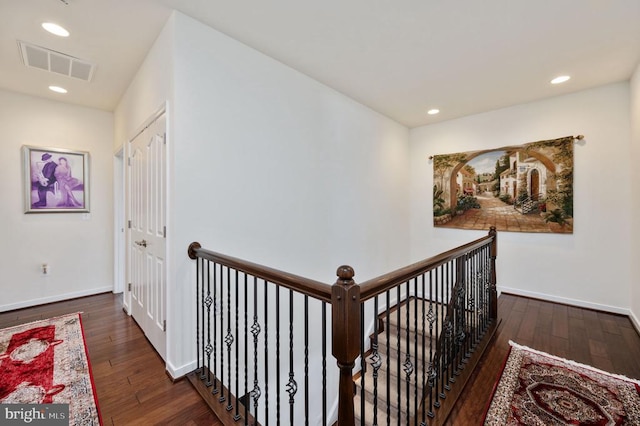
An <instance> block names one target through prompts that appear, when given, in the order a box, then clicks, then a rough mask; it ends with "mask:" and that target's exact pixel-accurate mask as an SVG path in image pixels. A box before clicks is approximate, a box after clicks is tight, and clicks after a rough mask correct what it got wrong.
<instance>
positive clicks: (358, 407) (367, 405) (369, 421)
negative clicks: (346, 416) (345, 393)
mask: <svg viewBox="0 0 640 426" xmlns="http://www.w3.org/2000/svg"><path fill="white" fill-rule="evenodd" d="M353 404H354V413H355V417H356V420H357V422H356V423H358V424H363V425H373V417H374V416H373V412H374V409H373V403H371V402H369V401H367V400H366V399H365V401H364V409H365V416H364V422H363V421H362V403H361V399H360V396H359V395H356V396H355V397H354V400H353ZM377 408H378V409H377V410H376V411H377V421H378V424H379V425H386V424H387V405H386V403H384V404H380V402H378V407H377ZM389 420H390V422H389V423H390V424H391V425H399V424H403V423H406V421H407V418H406V413H404V412H403V411H402V410H400V416H399V417H398V410H397V409H395V410H393V409H392V410H391V411H390V413H389Z"/></svg>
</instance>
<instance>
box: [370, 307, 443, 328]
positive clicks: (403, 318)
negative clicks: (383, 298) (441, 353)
mask: <svg viewBox="0 0 640 426" xmlns="http://www.w3.org/2000/svg"><path fill="white" fill-rule="evenodd" d="M423 300H424V307H423V306H422V305H423V303H422V302H423ZM417 304H418V306H417V309H416V306H415V299H411V300H409V302H408V303H403V304H402V305H401V306H400V307H399V308H398V310H399V311H400V323H401V324H402V325H403V326H402V328H404V329H406V328H407V327H406V323H407V308H408V310H409V322H408V324H409V327H408V328H409V330H411V331H416V329H417V330H423V329H424V330H427V331H428V330H429V320H428V319H427V318H426V315H428V313H429V308H430V307H431V308H432V309H433V312H434V315H436V314H437V317H438V318H439V321H438V324H439V327H438V328H440V327H441V321H442V318H443V317H444V316H446V307H445V306H444V305H442V304H441V303H437V302H430V301H429V300H427V299H418V303H417ZM430 304H431V305H430ZM407 305H408V306H407ZM398 310H396V311H392V312H389V323H390V325H393V326H396V327H397V326H398ZM416 313H417V314H418V318H417V321H416ZM423 316H425V319H424V328H423V326H422V317H423ZM382 320H383V323H384V324H386V316H384V317H383V318H382ZM416 323H417V324H416ZM416 325H417V328H416ZM434 327H435V322H434ZM434 330H435V328H434Z"/></svg>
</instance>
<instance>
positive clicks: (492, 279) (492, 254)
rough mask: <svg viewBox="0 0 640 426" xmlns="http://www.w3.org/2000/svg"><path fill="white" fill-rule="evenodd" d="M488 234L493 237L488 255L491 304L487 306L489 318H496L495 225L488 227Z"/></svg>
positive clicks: (496, 242) (496, 251) (496, 245)
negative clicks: (489, 261)
mask: <svg viewBox="0 0 640 426" xmlns="http://www.w3.org/2000/svg"><path fill="white" fill-rule="evenodd" d="M489 236H490V237H493V241H492V242H491V248H490V251H489V256H490V257H491V277H490V279H489V296H490V297H491V306H490V307H489V318H492V319H496V318H498V291H497V289H496V283H497V282H498V280H497V277H496V257H498V232H497V231H496V227H495V226H492V227H491V228H489Z"/></svg>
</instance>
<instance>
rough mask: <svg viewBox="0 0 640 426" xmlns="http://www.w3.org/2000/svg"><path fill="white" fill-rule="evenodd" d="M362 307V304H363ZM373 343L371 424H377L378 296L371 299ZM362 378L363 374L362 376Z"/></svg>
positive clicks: (379, 361) (379, 362)
mask: <svg viewBox="0 0 640 426" xmlns="http://www.w3.org/2000/svg"><path fill="white" fill-rule="evenodd" d="M363 306H364V304H363ZM373 312H374V317H373V343H372V345H371V350H372V353H371V357H370V358H369V360H370V362H371V367H372V368H373V371H372V374H373V424H374V425H377V424H378V370H379V369H380V366H381V365H382V359H381V358H380V355H379V354H378V296H376V297H375V298H374V299H373ZM363 376H364V374H363ZM361 397H362V399H364V398H365V393H364V388H363V389H362V395H361Z"/></svg>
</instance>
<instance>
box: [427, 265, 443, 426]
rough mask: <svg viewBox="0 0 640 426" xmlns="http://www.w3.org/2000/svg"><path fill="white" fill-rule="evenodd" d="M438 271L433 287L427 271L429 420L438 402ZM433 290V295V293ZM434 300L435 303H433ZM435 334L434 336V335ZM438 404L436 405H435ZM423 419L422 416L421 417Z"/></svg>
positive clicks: (430, 276)
mask: <svg viewBox="0 0 640 426" xmlns="http://www.w3.org/2000/svg"><path fill="white" fill-rule="evenodd" d="M438 271H439V268H438V269H436V271H435V275H436V283H435V286H434V283H433V275H434V274H433V270H431V271H429V295H430V296H429V312H428V313H427V320H428V321H429V339H430V340H429V371H428V375H427V377H428V385H429V411H428V412H427V415H428V416H429V417H430V418H433V417H435V412H434V408H437V407H439V406H440V405H439V402H438V400H437V398H436V399H435V400H434V397H433V395H434V393H436V392H437V389H438V387H437V381H436V378H437V373H436V371H437V369H436V366H435V362H436V360H435V359H434V352H435V349H436V348H434V345H437V342H438V337H439V336H438V334H439V333H438V321H437V320H438V315H437V313H438V311H437V309H438V297H439V296H438V295H439V293H438ZM434 288H435V293H434ZM434 299H435V301H434ZM434 303H435V310H434V306H433V305H434ZM434 323H435V331H434ZM434 333H435V334H434ZM436 347H437V346H436ZM436 404H438V405H436ZM423 417H424V416H423Z"/></svg>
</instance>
